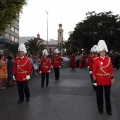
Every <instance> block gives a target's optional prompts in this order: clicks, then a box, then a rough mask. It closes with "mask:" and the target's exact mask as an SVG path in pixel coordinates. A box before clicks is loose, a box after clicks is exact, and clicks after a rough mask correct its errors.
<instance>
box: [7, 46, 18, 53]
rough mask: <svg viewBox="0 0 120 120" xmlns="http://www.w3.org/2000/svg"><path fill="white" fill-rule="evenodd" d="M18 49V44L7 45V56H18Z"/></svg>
mask: <svg viewBox="0 0 120 120" xmlns="http://www.w3.org/2000/svg"><path fill="white" fill-rule="evenodd" d="M18 47H19V44H14V45H12V44H11V45H9V47H8V49H7V53H8V54H10V53H13V54H14V55H16V54H18Z"/></svg>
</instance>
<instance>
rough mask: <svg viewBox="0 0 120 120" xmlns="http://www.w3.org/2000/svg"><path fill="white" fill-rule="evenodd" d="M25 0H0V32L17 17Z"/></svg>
mask: <svg viewBox="0 0 120 120" xmlns="http://www.w3.org/2000/svg"><path fill="white" fill-rule="evenodd" d="M26 4H27V3H26V0H0V33H2V32H3V31H4V30H5V29H6V28H7V27H9V26H11V25H12V23H13V21H14V20H15V19H17V17H18V16H19V13H20V12H22V7H23V6H24V5H26Z"/></svg>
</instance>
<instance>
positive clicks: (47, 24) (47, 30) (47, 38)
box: [45, 11, 48, 50]
mask: <svg viewBox="0 0 120 120" xmlns="http://www.w3.org/2000/svg"><path fill="white" fill-rule="evenodd" d="M45 12H46V13H47V50H48V11H45Z"/></svg>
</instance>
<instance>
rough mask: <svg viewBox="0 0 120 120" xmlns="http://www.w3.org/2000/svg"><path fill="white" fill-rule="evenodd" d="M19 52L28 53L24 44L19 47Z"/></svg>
mask: <svg viewBox="0 0 120 120" xmlns="http://www.w3.org/2000/svg"><path fill="white" fill-rule="evenodd" d="M18 51H23V52H24V53H27V50H26V47H25V45H24V43H21V44H20V45H19V47H18Z"/></svg>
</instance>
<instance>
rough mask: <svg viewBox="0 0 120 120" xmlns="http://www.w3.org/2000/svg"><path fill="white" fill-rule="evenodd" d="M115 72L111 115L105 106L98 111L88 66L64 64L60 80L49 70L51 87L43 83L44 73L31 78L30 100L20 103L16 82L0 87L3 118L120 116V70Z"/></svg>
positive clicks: (115, 119) (119, 119)
mask: <svg viewBox="0 0 120 120" xmlns="http://www.w3.org/2000/svg"><path fill="white" fill-rule="evenodd" d="M114 72H115V78H116V82H115V83H114V84H113V85H112V87H111V103H112V116H110V115H108V114H107V113H106V110H105V107H104V113H103V114H102V115H101V114H99V112H98V110H97V106H96V92H95V91H94V90H93V88H92V84H91V81H90V76H89V71H88V69H79V68H76V70H75V71H71V69H70V68H65V69H62V68H61V70H60V79H59V81H55V79H54V73H53V72H52V73H50V80H49V86H48V87H44V88H41V87H40V86H41V76H37V77H33V78H32V79H30V80H29V88H30V93H31V97H30V101H29V102H26V101H24V102H23V103H21V104H17V101H18V92H17V86H16V85H14V86H13V87H7V88H6V89H5V90H0V120H120V80H119V78H120V71H119V70H114Z"/></svg>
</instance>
